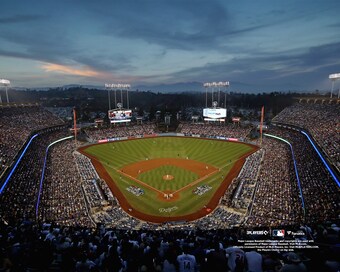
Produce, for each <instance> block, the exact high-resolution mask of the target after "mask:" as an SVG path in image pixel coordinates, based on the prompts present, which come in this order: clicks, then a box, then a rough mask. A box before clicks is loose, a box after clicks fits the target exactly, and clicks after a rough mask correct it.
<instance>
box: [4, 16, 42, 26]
mask: <svg viewBox="0 0 340 272" xmlns="http://www.w3.org/2000/svg"><path fill="white" fill-rule="evenodd" d="M43 18H44V16H41V15H35V14H32V15H31V14H17V15H13V16H9V17H2V18H1V17H0V24H15V23H27V22H32V21H37V20H40V19H43Z"/></svg>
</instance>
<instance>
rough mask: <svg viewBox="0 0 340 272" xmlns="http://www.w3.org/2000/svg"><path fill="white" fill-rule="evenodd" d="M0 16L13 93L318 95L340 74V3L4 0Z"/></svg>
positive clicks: (5, 73) (0, 51) (0, 73)
mask: <svg viewBox="0 0 340 272" xmlns="http://www.w3.org/2000/svg"><path fill="white" fill-rule="evenodd" d="M0 9H1V12H0V78H5V79H9V80H10V81H11V85H12V86H14V87H15V86H18V87H19V86H20V87H55V86H62V85H67V84H82V85H99V86H101V85H104V83H118V82H119V83H120V82H122V83H130V84H131V85H132V89H133V86H137V85H149V86H152V85H159V84H173V83H178V82H210V81H230V84H231V86H230V88H231V89H233V84H234V85H235V86H238V89H237V91H242V90H243V89H244V90H247V91H251V90H253V91H261V90H266V91H268V90H273V91H275V90H280V91H285V90H307V91H314V90H315V89H319V90H325V89H330V88H331V83H330V81H329V79H328V75H329V74H330V73H338V72H340V2H339V0H313V1H311V0H308V1H305V0H284V1H281V0H277V1H275V0H271V1H269V0H268V1H262V0H259V1H254V0H249V1H246V0H244V1H242V0H240V1H227V0H135V1H132V0H97V1H93V0H91V1H86V0H72V1H68V0H58V1H47V0H40V1H38V0H30V1H22V0H3V1H1V7H0ZM337 84H338V85H339V83H337ZM234 90H235V89H234Z"/></svg>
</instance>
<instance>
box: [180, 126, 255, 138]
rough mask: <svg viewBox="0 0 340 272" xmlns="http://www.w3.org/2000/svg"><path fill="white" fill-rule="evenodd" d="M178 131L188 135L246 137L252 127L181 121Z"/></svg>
mask: <svg viewBox="0 0 340 272" xmlns="http://www.w3.org/2000/svg"><path fill="white" fill-rule="evenodd" d="M177 131H178V132H180V133H183V134H184V135H186V136H192V135H200V136H201V137H226V138H238V139H245V138H246V137H247V135H248V134H249V133H250V131H251V127H250V126H246V127H243V126H240V125H239V124H206V123H181V124H180V125H179V127H178V129H177Z"/></svg>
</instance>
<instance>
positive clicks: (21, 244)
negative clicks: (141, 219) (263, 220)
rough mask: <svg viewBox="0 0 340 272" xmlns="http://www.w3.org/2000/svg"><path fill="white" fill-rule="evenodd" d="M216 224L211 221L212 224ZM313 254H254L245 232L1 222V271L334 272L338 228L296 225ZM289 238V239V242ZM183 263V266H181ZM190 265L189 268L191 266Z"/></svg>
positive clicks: (333, 226)
mask: <svg viewBox="0 0 340 272" xmlns="http://www.w3.org/2000/svg"><path fill="white" fill-rule="evenodd" d="M212 224H214V222H212ZM297 229H298V230H299V231H301V233H302V234H303V236H301V239H308V240H311V239H314V241H315V244H316V245H318V246H319V249H317V250H311V249H298V250H295V252H287V251H284V250H275V251H263V252H258V251H256V250H255V249H254V248H248V249H244V248H242V245H243V244H242V242H239V241H240V240H248V241H249V240H253V239H254V237H253V236H251V235H248V234H247V232H246V231H245V230H244V229H227V230H225V229H224V230H213V229H210V230H207V231H201V230H176V231H173V230H162V231H156V230H143V229H142V230H139V231H132V230H122V229H120V230H118V229H115V228H105V227H104V226H103V225H97V226H96V227H95V228H85V227H79V226H74V227H67V226H62V225H56V224H49V223H43V224H39V225H38V224H35V223H33V222H31V221H28V220H25V221H23V222H18V223H17V224H9V225H6V224H4V223H3V222H0V233H1V236H0V245H1V248H0V269H1V270H2V271H55V272H57V271H63V272H68V271H70V272H71V271H72V272H73V271H79V272H83V271H85V272H86V271H105V272H106V271H117V272H118V271H121V272H124V271H128V272H130V271H133V272H135V271H164V272H171V271H201V272H205V271H226V272H236V271H242V272H243V271H264V272H270V271H282V272H285V271H312V272H314V271H317V272H320V271H325V272H327V271H338V269H339V266H340V260H339V256H340V254H339V252H338V251H339V248H337V247H336V243H337V242H338V235H339V227H337V225H336V223H334V222H330V223H326V224H319V225H309V226H297ZM291 240H293V238H292V239H291ZM185 261H186V262H185ZM189 265H190V269H188V268H189Z"/></svg>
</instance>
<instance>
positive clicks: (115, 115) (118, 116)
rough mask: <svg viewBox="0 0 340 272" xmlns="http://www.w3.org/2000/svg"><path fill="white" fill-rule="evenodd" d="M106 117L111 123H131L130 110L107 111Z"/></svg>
mask: <svg viewBox="0 0 340 272" xmlns="http://www.w3.org/2000/svg"><path fill="white" fill-rule="evenodd" d="M108 115H109V119H110V122H111V123H125V122H131V117H132V110H125V109H115V110H109V112H108Z"/></svg>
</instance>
